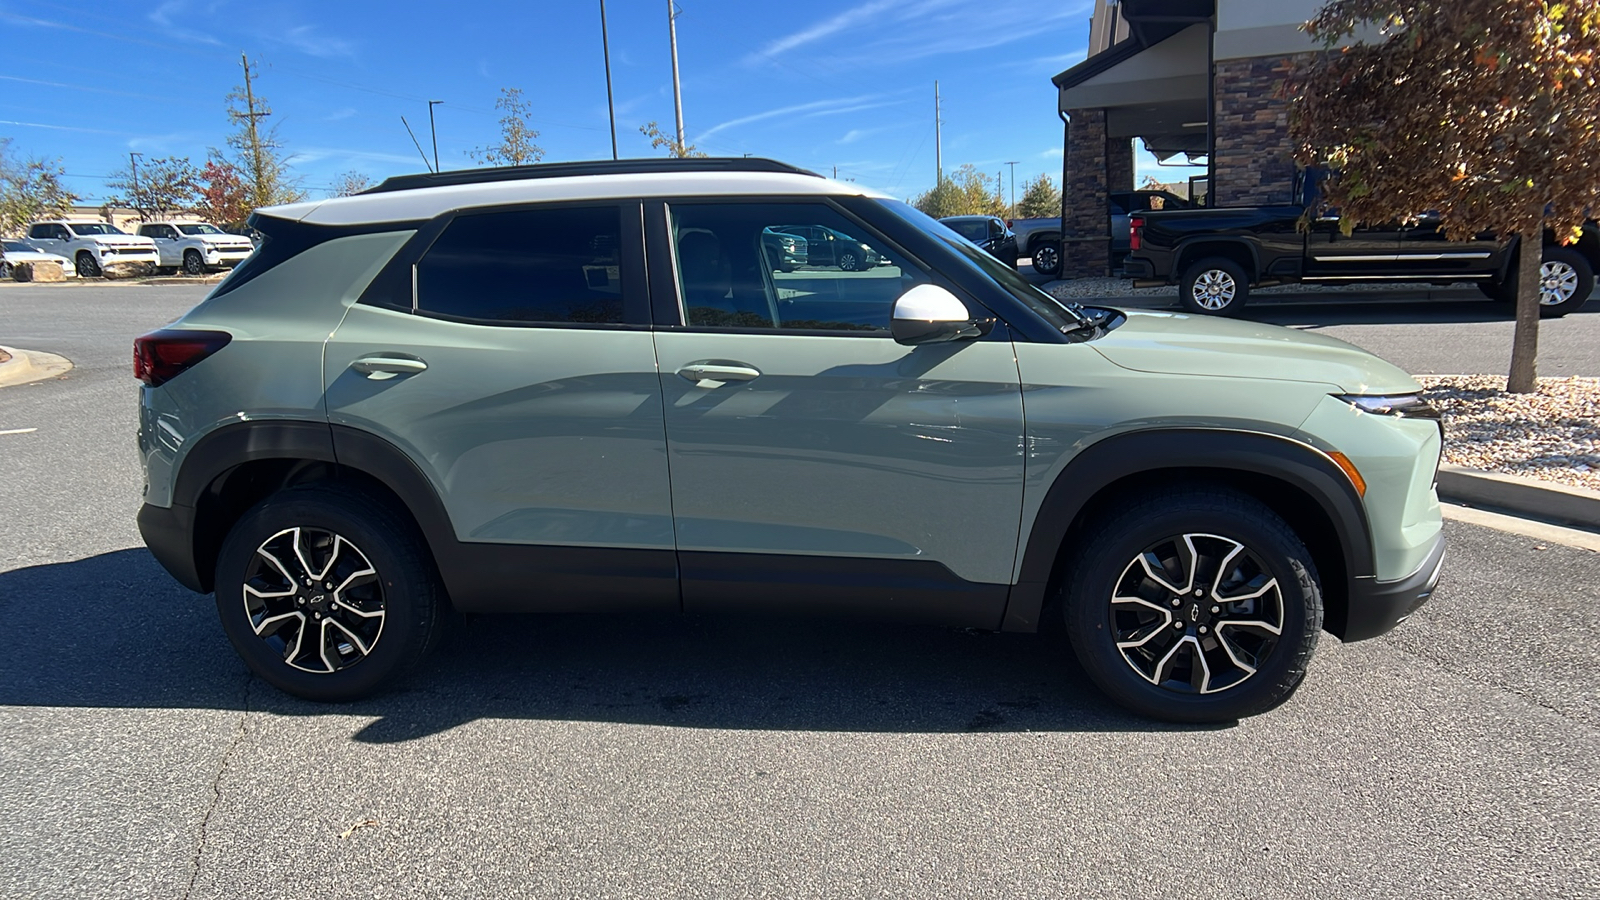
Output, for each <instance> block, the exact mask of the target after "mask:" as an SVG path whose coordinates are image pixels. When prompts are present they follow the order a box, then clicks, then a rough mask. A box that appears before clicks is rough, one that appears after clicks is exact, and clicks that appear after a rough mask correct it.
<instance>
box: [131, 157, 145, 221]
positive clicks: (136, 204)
mask: <svg viewBox="0 0 1600 900" xmlns="http://www.w3.org/2000/svg"><path fill="white" fill-rule="evenodd" d="M143 155H144V154H143V153H134V152H132V151H129V153H128V167H129V168H131V169H132V170H133V196H132V197H131V198H129V199H130V200H131V201H132V203H133V208H134V209H135V210H137V211H138V213H139V221H141V222H143V221H144V209H142V208H141V201H140V199H139V157H141V156H143Z"/></svg>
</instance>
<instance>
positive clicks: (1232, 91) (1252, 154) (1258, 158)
mask: <svg viewBox="0 0 1600 900" xmlns="http://www.w3.org/2000/svg"><path fill="white" fill-rule="evenodd" d="M1298 58H1299V56H1298V55H1296V56H1264V57H1257V58H1254V59H1229V60H1218V61H1217V63H1216V72H1217V126H1216V127H1217V135H1216V138H1217V155H1216V159H1215V160H1214V162H1215V164H1216V182H1215V183H1214V184H1213V185H1212V186H1211V198H1212V199H1211V204H1212V205H1213V206H1261V205H1269V204H1277V203H1292V202H1294V175H1295V167H1294V159H1293V157H1292V155H1291V147H1290V145H1289V103H1288V99H1287V98H1286V97H1285V96H1284V94H1283V81H1284V78H1285V76H1287V75H1288V74H1289V70H1290V69H1291V68H1292V67H1293V65H1294V63H1295V60H1296V59H1298Z"/></svg>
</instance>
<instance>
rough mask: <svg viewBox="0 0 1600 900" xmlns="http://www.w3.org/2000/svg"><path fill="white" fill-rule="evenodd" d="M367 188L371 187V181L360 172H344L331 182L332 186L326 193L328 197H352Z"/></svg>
mask: <svg viewBox="0 0 1600 900" xmlns="http://www.w3.org/2000/svg"><path fill="white" fill-rule="evenodd" d="M369 187H372V179H370V178H368V177H367V176H365V175H363V174H361V173H360V172H355V171H350V172H345V173H343V174H341V175H340V176H339V177H337V178H335V179H334V180H333V186H332V188H331V189H330V190H329V191H328V196H330V197H352V196H354V195H356V194H359V193H361V192H362V191H364V190H366V189H367V188H369Z"/></svg>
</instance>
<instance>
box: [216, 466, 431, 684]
mask: <svg viewBox="0 0 1600 900" xmlns="http://www.w3.org/2000/svg"><path fill="white" fill-rule="evenodd" d="M407 521H408V520H407V519H406V517H405V514H404V512H403V511H401V510H397V509H391V508H390V506H389V505H388V504H385V503H380V502H378V501H375V500H374V499H372V498H370V497H368V496H366V495H364V494H360V493H357V492H354V491H349V490H345V489H340V488H316V487H306V488H292V489H290V490H286V491H281V492H279V493H277V494H274V495H273V496H271V497H268V498H267V499H266V500H263V501H262V502H261V503H259V504H257V505H256V506H255V507H254V508H252V509H251V510H250V511H248V512H246V513H245V514H244V516H243V517H242V518H240V520H239V521H238V523H237V524H236V525H234V527H233V529H232V531H230V532H229V533H228V537H227V540H226V541H224V542H223V546H222V552H221V554H220V555H219V556H218V559H217V579H216V598H217V612H218V614H219V616H220V617H221V620H222V627H223V630H224V631H225V632H226V633H227V635H228V639H229V640H230V641H231V642H232V643H233V646H234V649H235V650H237V651H238V652H239V655H240V656H241V657H243V659H244V661H245V663H246V665H248V666H249V667H250V670H251V671H252V672H254V673H255V674H256V675H258V676H260V677H261V679H262V680H263V681H266V682H267V683H268V684H271V685H272V686H274V687H276V688H278V689H279V690H282V691H284V692H286V693H289V694H294V695H295V696H297V697H304V698H305V699H308V700H324V701H339V700H353V699H356V698H358V697H362V696H365V695H367V694H370V693H372V692H373V691H375V690H377V689H379V688H380V687H383V686H385V685H386V684H388V683H389V682H391V681H392V680H393V679H394V678H396V677H397V676H399V675H400V674H402V673H404V672H405V671H406V670H407V669H409V668H411V667H412V666H414V665H415V664H416V663H417V662H419V661H420V660H421V659H422V657H423V656H424V655H425V654H426V653H427V652H428V650H430V649H431V648H432V646H433V644H434V643H435V640H436V638H437V635H438V634H439V630H440V629H439V626H440V618H441V616H442V614H443V611H444V606H445V602H444V591H443V589H442V587H441V586H440V584H439V580H438V575H437V574H436V573H435V572H434V569H433V563H432V560H431V559H430V557H429V555H428V553H427V551H426V547H425V546H424V544H423V541H422V538H421V536H420V535H418V534H417V533H416V532H415V530H414V529H412V528H410V527H407V526H405V525H401V524H397V523H405V522H407Z"/></svg>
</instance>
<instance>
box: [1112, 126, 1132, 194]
mask: <svg viewBox="0 0 1600 900" xmlns="http://www.w3.org/2000/svg"><path fill="white" fill-rule="evenodd" d="M1106 186H1107V187H1108V188H1109V189H1110V190H1112V191H1131V190H1133V139H1132V138H1106Z"/></svg>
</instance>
